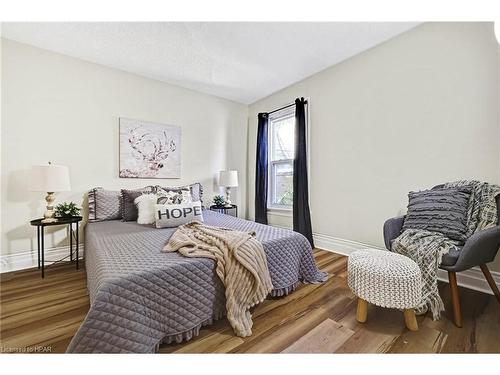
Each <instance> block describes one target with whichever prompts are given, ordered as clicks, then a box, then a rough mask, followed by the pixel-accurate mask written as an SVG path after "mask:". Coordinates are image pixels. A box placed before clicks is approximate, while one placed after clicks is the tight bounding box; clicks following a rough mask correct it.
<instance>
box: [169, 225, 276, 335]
mask: <svg viewBox="0 0 500 375" xmlns="http://www.w3.org/2000/svg"><path fill="white" fill-rule="evenodd" d="M163 251H164V252H174V251H178V252H179V253H181V254H182V255H184V256H187V257H202V258H210V259H213V260H215V262H216V264H217V265H216V272H217V275H218V276H219V278H220V279H221V281H222V283H223V284H224V286H225V288H226V310H227V318H228V320H229V323H230V324H231V326H232V327H233V329H234V332H235V333H236V335H237V336H240V337H246V336H250V335H251V334H252V315H251V314H250V308H251V307H252V306H254V305H256V304H258V303H260V302H262V301H264V299H266V297H267V295H268V294H269V292H270V291H271V290H272V289H273V285H272V283H271V276H270V275H269V270H268V268H267V259H266V254H265V252H264V248H263V247H262V244H261V243H260V242H259V241H257V240H256V239H255V233H254V232H241V231H236V230H231V229H227V228H220V227H214V226H209V225H204V224H203V223H201V222H199V221H192V222H190V223H188V224H185V225H181V226H179V228H178V229H177V231H175V233H174V234H173V235H172V237H171V238H170V240H169V241H168V243H167V245H166V246H165V247H164V248H163Z"/></svg>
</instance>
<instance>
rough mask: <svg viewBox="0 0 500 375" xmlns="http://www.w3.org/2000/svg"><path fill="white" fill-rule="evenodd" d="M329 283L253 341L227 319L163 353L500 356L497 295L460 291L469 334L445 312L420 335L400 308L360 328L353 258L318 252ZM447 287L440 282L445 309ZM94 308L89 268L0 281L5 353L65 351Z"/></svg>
mask: <svg viewBox="0 0 500 375" xmlns="http://www.w3.org/2000/svg"><path fill="white" fill-rule="evenodd" d="M314 256H315V258H316V262H317V264H318V266H319V267H320V268H321V269H322V270H324V271H326V272H328V273H329V275H330V277H329V279H328V281H327V282H326V283H323V284H316V285H301V286H300V287H299V288H298V290H297V291H295V292H294V293H292V294H290V295H289V296H287V297H285V298H279V299H271V300H266V301H265V302H263V303H262V304H261V305H259V306H257V307H256V308H255V309H254V310H253V319H254V326H253V335H252V336H250V337H245V338H241V337H236V336H235V335H234V334H233V331H232V329H231V327H230V326H229V324H228V322H227V321H226V320H225V319H222V320H219V321H217V322H215V324H214V325H212V326H209V327H205V328H203V329H202V330H201V332H200V335H199V336H198V337H196V338H194V339H193V340H191V341H189V342H187V343H183V344H179V345H162V346H161V347H160V352H161V353H280V352H286V353H311V352H313V353H332V352H335V353H463V352H471V353H476V352H481V353H500V304H498V303H497V302H496V300H495V298H494V297H493V296H491V295H488V294H484V293H479V292H475V291H472V290H468V289H463V288H461V289H460V293H461V296H460V297H461V301H462V313H463V320H464V322H463V328H462V329H460V328H457V327H455V326H454V325H453V323H452V321H451V319H450V317H451V314H450V313H449V312H446V313H445V314H444V316H443V318H442V319H441V320H440V321H436V322H434V321H432V319H431V318H430V317H429V316H420V317H417V320H418V324H419V331H417V332H410V331H408V330H407V329H406V328H405V324H404V318H403V314H402V312H400V311H397V310H390V309H383V308H377V307H374V306H369V309H368V320H367V322H366V323H364V324H360V323H358V322H356V318H355V314H356V305H357V301H356V298H355V297H354V296H353V295H352V293H351V292H350V290H349V288H348V287H347V283H346V275H347V269H346V266H347V258H346V257H343V256H341V255H338V254H334V253H330V252H326V251H323V250H315V251H314ZM447 286H448V285H447V284H441V285H440V288H441V292H442V293H441V294H442V296H443V299H444V302H445V306H447V307H448V306H450V295H449V292H448V287H447ZM88 309H89V301H88V296H87V290H86V279H85V271H84V269H80V270H79V271H76V270H75V269H74V266H73V265H55V266H53V267H51V268H49V269H48V270H47V272H46V277H45V279H41V278H40V274H39V272H38V271H37V270H36V269H34V270H33V269H32V270H23V271H18V272H12V273H7V274H1V275H0V349H1V350H0V352H12V351H24V352H37V351H38V352H52V353H61V352H64V351H65V349H66V347H67V345H68V343H69V342H70V340H71V338H72V336H73V335H74V333H75V332H76V331H77V329H78V327H79V326H80V324H81V322H82V321H83V319H84V317H85V314H86V313H87V311H88Z"/></svg>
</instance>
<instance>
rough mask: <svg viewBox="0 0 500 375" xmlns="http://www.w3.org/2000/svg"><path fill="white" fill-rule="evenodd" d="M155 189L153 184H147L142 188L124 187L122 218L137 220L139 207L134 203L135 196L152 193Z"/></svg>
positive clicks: (122, 192)
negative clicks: (128, 188)
mask: <svg viewBox="0 0 500 375" xmlns="http://www.w3.org/2000/svg"><path fill="white" fill-rule="evenodd" d="M153 190H154V187H153V186H145V187H143V188H140V189H134V190H127V189H122V190H121V195H122V206H121V208H122V220H123V221H136V220H137V215H138V211H137V207H136V205H135V204H134V200H135V198H137V197H138V196H139V195H142V194H147V193H152V192H153Z"/></svg>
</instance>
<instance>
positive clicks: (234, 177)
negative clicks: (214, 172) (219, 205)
mask: <svg viewBox="0 0 500 375" xmlns="http://www.w3.org/2000/svg"><path fill="white" fill-rule="evenodd" d="M219 186H225V187H226V207H232V206H231V188H232V187H236V186H238V171H220V173H219Z"/></svg>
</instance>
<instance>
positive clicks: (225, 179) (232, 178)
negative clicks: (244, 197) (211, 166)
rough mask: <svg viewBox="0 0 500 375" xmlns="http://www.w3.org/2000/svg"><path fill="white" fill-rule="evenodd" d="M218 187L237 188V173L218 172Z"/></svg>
mask: <svg viewBox="0 0 500 375" xmlns="http://www.w3.org/2000/svg"><path fill="white" fill-rule="evenodd" d="M219 186H225V187H236V186H238V171H220V173H219Z"/></svg>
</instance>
